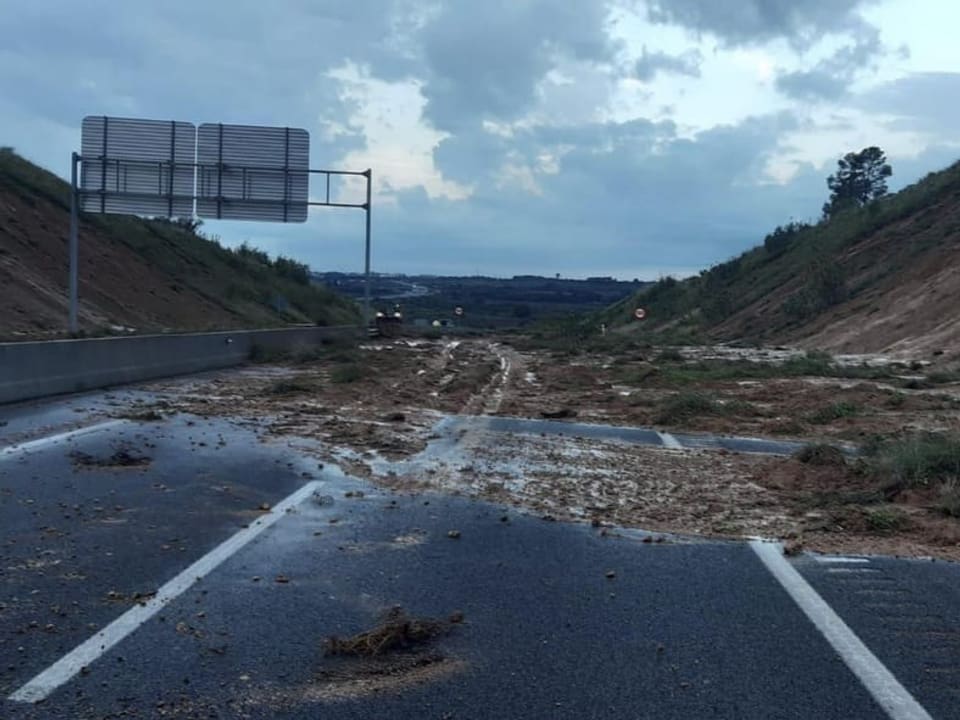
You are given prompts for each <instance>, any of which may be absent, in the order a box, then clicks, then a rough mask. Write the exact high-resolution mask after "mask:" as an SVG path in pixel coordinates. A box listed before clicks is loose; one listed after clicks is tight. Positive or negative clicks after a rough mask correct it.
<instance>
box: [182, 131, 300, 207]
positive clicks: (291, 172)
mask: <svg viewBox="0 0 960 720" xmlns="http://www.w3.org/2000/svg"><path fill="white" fill-rule="evenodd" d="M309 166H310V136H309V134H308V133H307V131H306V130H303V129H300V128H284V127H257V126H252V125H220V124H215V123H204V124H203V125H201V126H200V128H199V130H198V132H197V215H199V216H200V217H205V218H219V219H224V220H261V221H274V222H305V221H306V219H307V202H308V199H309V197H308V196H309V185H310V180H309V178H310V175H309V172H308V170H309Z"/></svg>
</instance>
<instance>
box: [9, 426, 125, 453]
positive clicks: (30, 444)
mask: <svg viewBox="0 0 960 720" xmlns="http://www.w3.org/2000/svg"><path fill="white" fill-rule="evenodd" d="M126 423H127V421H126V420H108V421H107V422H102V423H98V424H96V425H88V426H87V427H82V428H78V429H76V430H69V431H68V432H62V433H58V434H56V435H48V436H47V437H42V438H37V439H36V440H28V441H26V442H22V443H17V444H16V445H9V446H7V447H5V448H0V460H5V459H7V458H10V457H13V456H15V455H19V454H20V453H24V452H30V451H31V450H39V449H40V448H43V447H46V446H47V445H56V444H57V443H58V442H61V441H63V440H70V439H72V438H77V437H82V436H83V435H92V434H93V433H98V432H101V431H103V430H109V429H110V428H112V427H117V426H118V425H125V424H126Z"/></svg>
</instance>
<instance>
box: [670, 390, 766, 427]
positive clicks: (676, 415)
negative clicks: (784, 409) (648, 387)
mask: <svg viewBox="0 0 960 720" xmlns="http://www.w3.org/2000/svg"><path fill="white" fill-rule="evenodd" d="M756 414H757V409H756V408H755V407H754V406H753V405H751V404H750V403H748V402H744V401H741V400H734V401H730V402H722V401H720V400H716V399H715V398H713V397H711V396H709V395H705V394H704V393H699V392H688V391H684V392H679V393H676V394H675V395H671V396H670V397H669V398H667V399H666V400H664V401H663V402H662V403H661V404H660V412H659V413H658V414H657V416H656V418H655V419H654V422H656V423H658V424H661V425H675V424H677V423H681V422H683V421H685V420H689V419H690V418H694V417H697V416H701V415H713V416H733V415H738V416H744V415H756Z"/></svg>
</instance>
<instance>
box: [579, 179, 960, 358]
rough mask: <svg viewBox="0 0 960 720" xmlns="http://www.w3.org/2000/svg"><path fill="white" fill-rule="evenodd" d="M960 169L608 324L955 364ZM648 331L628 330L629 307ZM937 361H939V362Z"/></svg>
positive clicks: (659, 295)
mask: <svg viewBox="0 0 960 720" xmlns="http://www.w3.org/2000/svg"><path fill="white" fill-rule="evenodd" d="M958 261H960V163H958V164H956V165H954V166H952V167H949V168H947V169H946V170H943V171H941V172H938V173H932V174H930V175H929V176H927V177H926V178H924V179H923V180H921V181H920V182H918V183H916V184H914V185H911V186H910V187H907V188H904V189H903V190H901V191H900V192H899V193H896V194H894V195H891V196H888V197H885V198H882V199H880V200H878V201H876V202H874V203H872V204H871V205H868V206H867V207H864V208H859V209H855V210H851V211H848V212H845V213H842V214H840V215H839V216H837V217H834V218H831V219H830V220H827V221H823V222H820V223H818V224H816V225H813V226H798V227H797V228H796V230H791V232H789V233H786V234H784V235H780V236H768V238H767V239H766V241H765V244H764V245H762V246H759V247H756V248H754V249H753V250H750V251H748V252H746V253H744V254H743V255H741V256H739V257H737V258H734V259H733V260H730V261H728V262H725V263H722V264H720V265H716V266H714V267H713V268H711V269H710V270H708V271H705V272H704V273H701V275H700V276H698V277H693V278H690V279H688V280H685V281H681V282H678V281H675V280H670V279H667V280H662V281H660V282H658V283H657V284H656V285H654V286H653V287H652V288H649V289H648V290H645V291H642V292H640V293H638V294H637V295H636V296H634V297H632V298H630V299H629V300H628V301H626V302H624V303H620V304H618V305H617V306H614V307H613V308H611V309H610V310H609V311H608V312H607V313H606V315H604V316H601V317H600V318H593V319H592V322H593V323H594V324H596V321H597V320H598V319H599V320H601V321H606V322H607V323H608V324H612V325H614V326H616V325H620V326H621V329H622V331H625V332H628V333H632V332H640V333H647V332H649V331H651V330H653V331H659V332H660V333H669V334H673V335H674V336H678V337H680V338H682V337H683V336H684V335H687V336H688V337H689V338H691V339H701V340H713V341H716V340H720V341H752V342H760V343H764V344H781V343H782V344H790V345H797V346H800V347H805V348H810V349H822V350H829V351H835V352H844V353H869V352H883V353H889V354H895V355H898V356H901V357H930V356H932V355H933V354H934V353H936V355H937V356H938V357H939V356H942V355H946V356H948V357H960V321H958V319H957V317H956V315H955V313H954V306H955V304H956V303H955V298H956V297H957V296H958V292H960V270H958ZM637 306H642V307H644V308H645V309H646V310H647V314H648V320H647V321H645V322H644V323H643V324H642V327H641V324H640V323H635V322H631V321H630V320H629V317H630V313H632V311H633V308H634V307H637ZM940 351H942V352H940Z"/></svg>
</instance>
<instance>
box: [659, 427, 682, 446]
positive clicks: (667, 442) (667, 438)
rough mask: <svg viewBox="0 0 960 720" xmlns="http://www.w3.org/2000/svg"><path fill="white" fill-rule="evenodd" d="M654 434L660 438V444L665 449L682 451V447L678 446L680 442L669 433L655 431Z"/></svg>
mask: <svg viewBox="0 0 960 720" xmlns="http://www.w3.org/2000/svg"><path fill="white" fill-rule="evenodd" d="M656 433H657V435H659V436H660V442H662V443H663V446H664V447H665V448H670V449H671V450H683V445H681V444H680V441H679V440H677V439H676V438H675V437H674V436H673V435H671V434H670V433H666V432H660V431H659V430H657V431H656Z"/></svg>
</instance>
